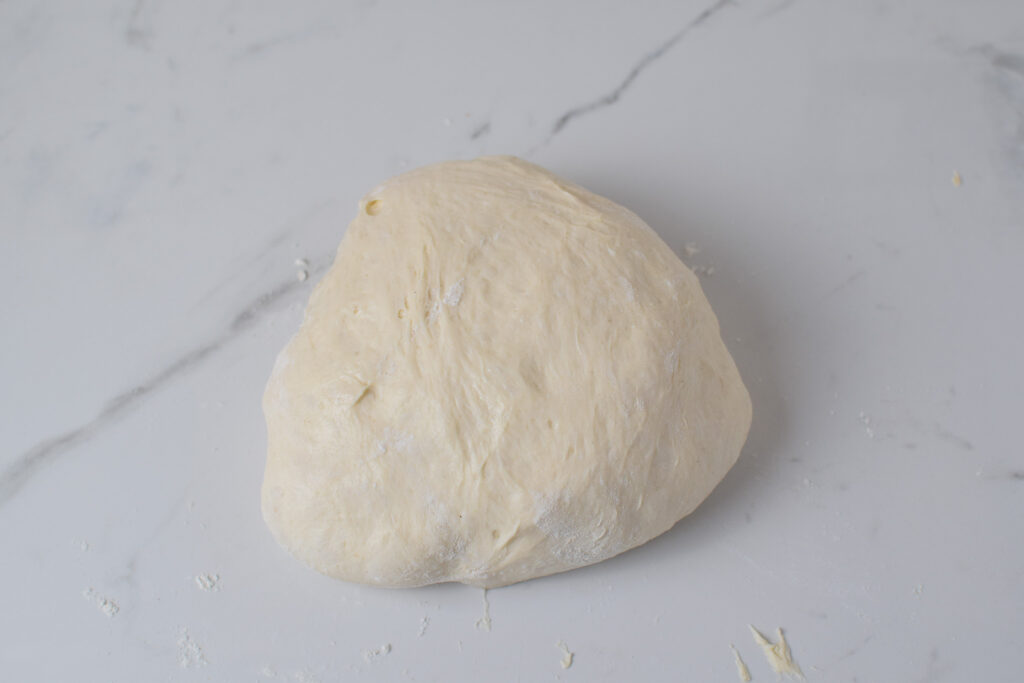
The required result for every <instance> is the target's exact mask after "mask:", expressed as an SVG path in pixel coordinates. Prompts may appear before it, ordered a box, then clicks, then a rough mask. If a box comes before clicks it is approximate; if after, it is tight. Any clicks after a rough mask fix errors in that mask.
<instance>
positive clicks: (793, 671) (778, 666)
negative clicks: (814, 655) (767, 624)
mask: <svg viewBox="0 0 1024 683" xmlns="http://www.w3.org/2000/svg"><path fill="white" fill-rule="evenodd" d="M750 633H751V635H753V636H754V642H755V643H757V644H758V645H760V646H761V650H762V651H763V652H764V658H765V659H766V660H768V663H769V664H770V665H771V667H772V669H773V670H774V671H775V673H777V674H780V675H785V676H792V677H793V678H799V679H801V680H803V678H804V672H803V671H801V670H800V666H799V665H798V664H797V663H796V662H794V661H793V653H792V652H790V650H789V643H787V642H786V635H785V634H784V633H783V632H782V627H781V626H780V627H779V628H778V629H776V630H775V634H776V636H777V637H778V639H779V642H777V643H773V642H771V641H770V640H768V639H767V638H765V637H764V636H763V635H762V634H761V632H760V631H758V630H757V629H756V628H754V627H753V626H750Z"/></svg>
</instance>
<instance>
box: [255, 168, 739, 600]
mask: <svg viewBox="0 0 1024 683" xmlns="http://www.w3.org/2000/svg"><path fill="white" fill-rule="evenodd" d="M264 412H265V414H266V419H267V429H268V454H267V465H266V474H265V478H264V483H263V492H262V502H263V515H264V518H265V519H266V522H267V525H268V526H269V527H270V530H271V531H272V533H273V535H274V537H275V538H276V539H277V540H278V541H279V542H280V543H281V544H282V545H283V546H285V547H286V548H287V549H288V550H289V551H290V552H291V553H293V554H294V555H295V556H296V557H298V558H299V559H300V560H302V561H303V562H305V563H307V564H308V565H310V566H312V567H313V568H314V569H316V570H318V571H320V572H323V573H324V574H328V575H330V576H334V577H337V578H341V579H345V580H348V581H357V582H362V583H370V584H377V585H382V586H420V585H425V584H430V583H437V582H443V581H461V582H463V583H468V584H473V585H477V586H484V587H496V586H502V585H505V584H509V583H514V582H516V581H522V580H525V579H529V578H533V577H538V576H544V575H547V574H552V573H555V572H560V571H564V570H567V569H572V568H575V567H580V566H583V565H588V564H592V563H594V562H599V561H601V560H603V559H606V558H609V557H612V556H613V555H617V554H619V553H621V552H623V551H625V550H628V549H629V548H632V547H634V546H637V545H640V544H641V543H644V542H646V541H648V540H650V539H651V538H653V537H655V536H657V535H659V534H661V533H662V532H664V531H666V530H667V529H669V528H670V527H671V526H672V525H673V524H675V523H676V522H677V521H678V520H679V519H680V518H682V517H684V516H685V515H687V514H689V513H690V512H691V511H692V510H693V509H694V508H696V507H697V505H698V504H700V502H701V501H702V500H704V498H705V497H706V496H707V495H708V494H709V493H710V492H711V490H712V489H713V488H714V487H715V485H716V484H717V483H718V482H719V481H720V480H721V479H722V477H723V476H725V473H726V472H727V471H728V470H729V468H730V467H732V465H733V463H734V462H735V461H736V459H737V457H738V456H739V453H740V449H741V447H742V446H743V442H744V441H745V439H746V436H747V431H748V429H749V427H750V419H751V406H750V397H749V395H748V393H747V390H746V388H745V387H744V386H743V382H742V381H741V379H740V376H739V373H738V371H737V369H736V365H735V364H734V363H733V360H732V358H731V357H730V355H729V352H728V351H727V350H726V348H725V345H724V344H723V343H722V340H721V337H720V335H719V330H718V321H717V319H716V318H715V315H714V313H712V311H711V307H710V306H709V304H708V302H707V299H705V297H704V294H703V293H702V291H701V288H700V285H699V283H698V282H697V278H696V276H695V275H694V274H693V273H692V272H690V270H689V269H687V268H686V266H684V265H683V263H682V262H681V261H680V260H679V258H677V257H676V255H675V254H674V253H673V252H672V250H671V249H670V248H669V247H668V246H667V245H666V244H665V243H664V242H663V241H662V240H661V239H660V238H659V237H658V236H657V235H656V234H655V232H654V231H653V230H651V228H649V227H648V226H647V225H646V224H645V223H644V222H643V221H642V220H640V219H639V218H638V217H637V216H636V215H634V214H633V213H631V212H630V211H628V210H626V209H624V208H623V207H621V206H619V205H617V204H615V203H614V202H611V201H609V200H607V199H604V198H602V197H599V196H597V195H594V194H592V193H590V192H588V191H586V190H584V189H583V188H581V187H578V186H576V185H573V184H571V183H569V182H567V181H565V180H562V179H560V178H558V177H556V176H554V175H553V174H551V173H549V172H548V171H546V170H544V169H542V168H540V167H538V166H535V165H532V164H529V163H527V162H524V161H521V160H519V159H516V158H513V157H485V158H481V159H477V160H474V161H452V162H446V163H441V164H436V165H433V166H428V167H425V168H420V169H417V170H414V171H411V172H409V173H406V174H404V175H401V176H398V177H396V178H393V179H391V180H389V181H387V182H386V183H384V184H383V185H381V186H380V187H378V188H377V189H375V190H374V191H373V192H371V193H370V194H369V195H367V196H366V197H364V198H363V200H362V201H361V202H360V206H359V214H358V216H357V217H356V219H355V220H354V221H353V222H352V224H351V225H350V226H349V228H348V231H347V232H346V233H345V236H344V239H343V240H342V242H341V245H340V247H339V248H338V252H337V255H336V259H335V262H334V265H333V266H332V268H331V269H330V271H329V272H328V273H327V275H326V276H325V277H324V279H323V281H322V282H320V283H319V285H317V287H316V289H315V290H314V292H313V294H312V296H311V297H310V301H309V304H308V307H307V309H306V313H305V319H304V321H303V323H302V326H301V328H300V329H299V331H298V333H297V334H296V335H295V337H294V338H293V339H292V340H291V341H290V342H289V343H288V345H287V346H286V347H285V349H284V350H283V351H282V352H281V354H280V355H279V357H278V359H277V363H276V364H275V366H274V370H273V373H272V375H271V377H270V381H269V383H268V385H267V389H266V393H265V395H264Z"/></svg>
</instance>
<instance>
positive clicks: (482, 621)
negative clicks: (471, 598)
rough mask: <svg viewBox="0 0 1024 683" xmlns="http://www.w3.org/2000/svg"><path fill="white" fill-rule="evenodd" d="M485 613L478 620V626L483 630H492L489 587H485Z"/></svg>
mask: <svg viewBox="0 0 1024 683" xmlns="http://www.w3.org/2000/svg"><path fill="white" fill-rule="evenodd" d="M483 595H484V615H483V616H482V617H480V618H479V619H477V620H476V627H477V629H479V630H481V631H490V630H491V603H490V601H488V600H487V589H486V588H485V589H484V593H483Z"/></svg>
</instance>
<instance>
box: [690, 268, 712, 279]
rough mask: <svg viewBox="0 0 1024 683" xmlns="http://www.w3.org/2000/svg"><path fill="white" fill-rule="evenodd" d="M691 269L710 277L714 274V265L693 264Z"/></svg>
mask: <svg viewBox="0 0 1024 683" xmlns="http://www.w3.org/2000/svg"><path fill="white" fill-rule="evenodd" d="M691 270H693V272H694V273H696V274H697V275H703V276H704V277H711V276H712V275H714V274H715V267H714V266H693V268H692V269H691Z"/></svg>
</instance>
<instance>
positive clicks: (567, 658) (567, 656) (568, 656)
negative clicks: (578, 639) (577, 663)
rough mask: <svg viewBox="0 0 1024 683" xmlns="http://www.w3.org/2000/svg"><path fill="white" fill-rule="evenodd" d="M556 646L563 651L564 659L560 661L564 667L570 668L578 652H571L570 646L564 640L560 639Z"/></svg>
mask: <svg viewBox="0 0 1024 683" xmlns="http://www.w3.org/2000/svg"><path fill="white" fill-rule="evenodd" d="M555 646H556V647H557V648H558V649H559V650H561V651H562V661H561V662H560V663H561V665H562V668H563V669H568V668H569V667H570V666H572V658H573V657H575V656H576V653H574V652H570V650H569V646H568V645H566V644H565V641H564V640H560V641H558V642H557V643H556V644H555Z"/></svg>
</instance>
